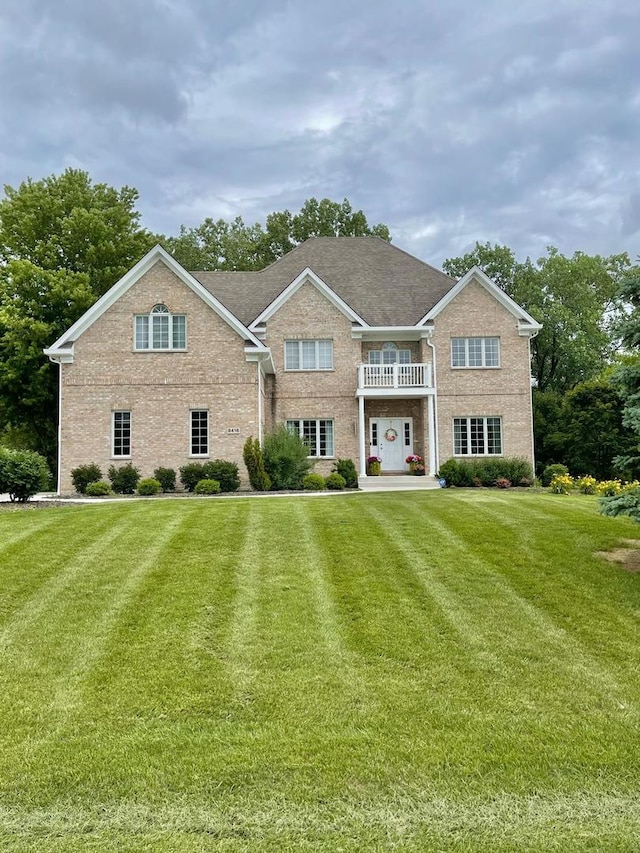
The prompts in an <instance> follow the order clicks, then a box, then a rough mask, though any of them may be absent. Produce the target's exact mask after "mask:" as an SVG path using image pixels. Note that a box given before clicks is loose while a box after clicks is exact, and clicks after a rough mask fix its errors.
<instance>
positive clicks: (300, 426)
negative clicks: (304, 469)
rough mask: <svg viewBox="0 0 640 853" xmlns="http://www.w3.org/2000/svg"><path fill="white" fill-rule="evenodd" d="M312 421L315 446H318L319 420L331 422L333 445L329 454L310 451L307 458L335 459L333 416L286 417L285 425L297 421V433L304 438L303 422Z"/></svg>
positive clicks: (334, 425) (334, 423) (334, 424)
mask: <svg viewBox="0 0 640 853" xmlns="http://www.w3.org/2000/svg"><path fill="white" fill-rule="evenodd" d="M305 421H312V422H313V423H315V425H316V447H317V448H319V447H320V422H321V421H330V422H331V424H332V429H331V440H332V443H333V447H332V448H331V450H332V451H333V452H332V453H330V454H327V455H325V456H320V455H319V454H312V453H310V454H309V456H308V457H307V459H335V458H336V422H335V419H334V418H287V419H286V421H285V425H288V424H290V423H292V422H293V423H297V425H298V426H297V429H298V435H299V436H300V438H301V439H303V440H304V422H305Z"/></svg>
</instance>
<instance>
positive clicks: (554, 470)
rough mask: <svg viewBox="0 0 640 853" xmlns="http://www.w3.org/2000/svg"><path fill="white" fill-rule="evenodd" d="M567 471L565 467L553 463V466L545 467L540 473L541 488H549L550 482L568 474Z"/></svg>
mask: <svg viewBox="0 0 640 853" xmlns="http://www.w3.org/2000/svg"><path fill="white" fill-rule="evenodd" d="M568 473H569V469H568V468H567V466H566V465H560V464H559V463H554V464H553V465H547V467H546V468H545V469H544V471H543V472H542V477H541V478H540V480H541V481H542V485H543V486H550V485H551V481H552V480H553V478H554V477H557V476H562V475H563V474H568Z"/></svg>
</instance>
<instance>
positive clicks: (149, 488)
mask: <svg viewBox="0 0 640 853" xmlns="http://www.w3.org/2000/svg"><path fill="white" fill-rule="evenodd" d="M161 491H162V483H161V482H160V480H156V479H155V477H147V479H146V480H140V482H139V483H138V494H139V495H157V494H159V493H160V492H161Z"/></svg>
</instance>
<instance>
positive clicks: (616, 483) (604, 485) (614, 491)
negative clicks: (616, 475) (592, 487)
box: [596, 480, 622, 498]
mask: <svg viewBox="0 0 640 853" xmlns="http://www.w3.org/2000/svg"><path fill="white" fill-rule="evenodd" d="M621 491H622V483H621V482H620V480H602V482H601V483H598V485H597V486H596V494H598V495H601V496H602V497H609V498H611V497H613V496H614V495H619V494H620V492H621Z"/></svg>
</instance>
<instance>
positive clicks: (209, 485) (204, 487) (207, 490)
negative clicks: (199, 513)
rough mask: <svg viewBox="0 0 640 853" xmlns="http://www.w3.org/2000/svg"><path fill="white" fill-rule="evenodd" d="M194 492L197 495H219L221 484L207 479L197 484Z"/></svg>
mask: <svg viewBox="0 0 640 853" xmlns="http://www.w3.org/2000/svg"><path fill="white" fill-rule="evenodd" d="M194 491H195V493H196V495H217V494H219V492H220V491H221V489H220V483H219V482H218V481H217V480H211V479H206V478H205V479H204V480H199V481H198V482H197V483H196V487H195V489H194Z"/></svg>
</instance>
